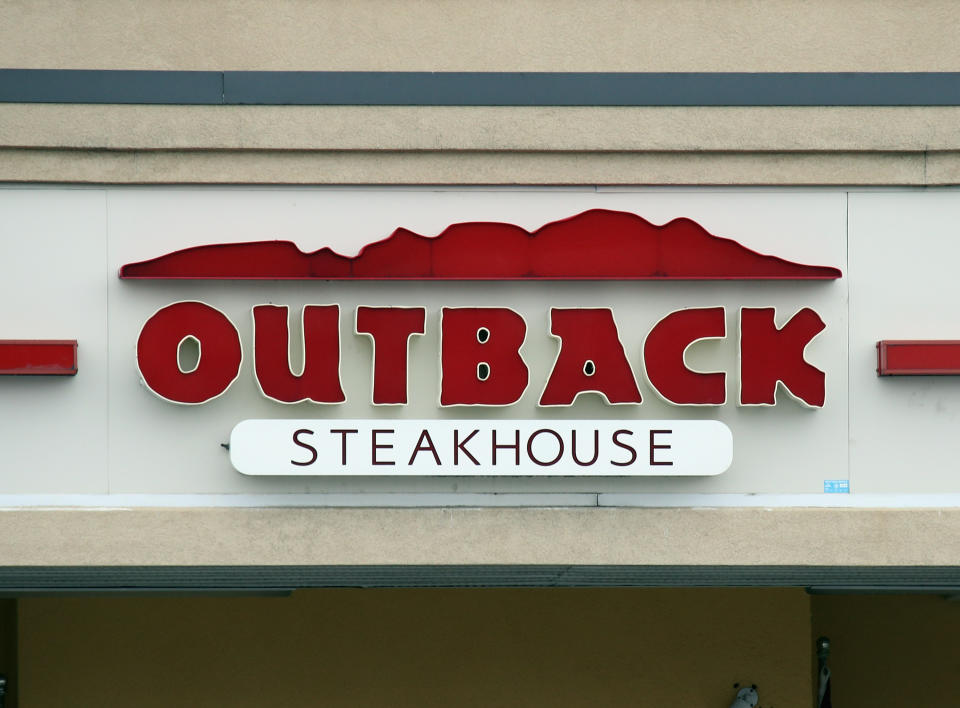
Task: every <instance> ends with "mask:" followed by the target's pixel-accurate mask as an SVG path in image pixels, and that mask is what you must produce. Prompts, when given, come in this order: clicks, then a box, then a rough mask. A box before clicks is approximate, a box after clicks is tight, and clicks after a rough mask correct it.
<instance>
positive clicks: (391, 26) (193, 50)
mask: <svg viewBox="0 0 960 708" xmlns="http://www.w3.org/2000/svg"><path fill="white" fill-rule="evenodd" d="M958 24H960V7H958V6H957V4H956V3H953V2H949V1H926V2H913V3H904V2H900V1H899V0H897V1H893V0H890V1H884V2H868V1H866V0H855V1H852V2H851V1H850V0H820V1H818V2H802V1H801V0H778V1H771V2H764V3H756V2H746V1H738V2H722V3H715V2H714V3H712V2H702V1H692V0H687V1H685V2H671V3H664V2H660V1H659V0H643V1H640V2H637V1H634V0H599V1H598V2H589V3H587V2H578V1H575V0H526V1H524V2H514V1H512V0H511V1H509V2H501V1H499V0H498V1H497V2H487V3H471V2H460V1H456V0H454V1H450V0H430V1H428V2H417V3H411V2H402V1H399V0H392V1H390V0H381V1H373V0H364V1H363V2H352V3H343V2H338V1H337V0H324V1H322V2H303V1H297V0H285V1H281V2H270V3H263V2H257V1H255V0H239V1H228V0H214V1H211V2H203V3H196V2H185V1H181V2H164V3H151V2H142V1H141V2H135V1H131V0H92V1H91V2H84V3H58V2H28V1H26V0H20V1H17V2H9V3H4V4H3V6H2V7H0V66H3V67H21V68H66V69H80V68H84V69H184V70H284V69H290V70H378V71H397V70H409V71H746V72H750V71H953V70H957V69H958V68H960V45H958V43H957V42H956V41H955V28H956V27H957V26H958ZM958 111H960V109H958V108H924V107H916V108H896V107H891V108H842V107H837V108H816V107H811V108H589V107H586V108H550V107H545V108H505V107H500V108H497V107H474V108H469V107H392V108H390V107H306V106H303V107H237V106H234V107H224V106H201V107H183V106H83V105H66V106H60V105H51V104H46V105H16V104H0V181H15V182H100V183H251V182H254V183H267V184H272V183H284V184H337V183H349V184H397V183H401V184H433V183H442V184H450V183H453V184H667V185H677V184H720V185H726V184H749V185H767V184H800V185H810V184H851V185H918V186H920V185H941V184H956V183H957V181H958V180H960V177H958V175H960V152H958V150H960V128H958V126H960V121H958V120H957V115H958ZM77 148H80V150H79V151H77V150H76V149H77Z"/></svg>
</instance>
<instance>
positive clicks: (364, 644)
mask: <svg viewBox="0 0 960 708" xmlns="http://www.w3.org/2000/svg"><path fill="white" fill-rule="evenodd" d="M809 622H810V609H809V597H808V596H806V595H805V594H804V593H803V591H802V590H716V589H714V590H705V589H696V590H694V589H690V590H640V589H606V590H573V589H566V590H542V589H529V590H496V589H487V590H476V589H474V590H467V589H462V590H443V589H435V590H313V591H308V590H303V591H298V592H295V593H294V594H293V595H292V596H290V597H287V598H180V599H177V598H167V599H138V598H113V599H92V598H88V599H83V598H76V599H52V598H51V599H24V600H21V601H20V625H21V638H20V657H21V670H20V681H21V701H20V706H21V708H46V707H48V706H49V707H51V708H52V707H54V706H67V705H78V706H132V705H136V706H142V707H143V708H149V707H151V706H157V707H159V706H171V705H189V706H196V707H197V708H203V707H206V706H211V707H212V706H218V707H219V706H224V705H230V706H237V707H238V708H243V707H246V706H249V707H250V708H253V706H286V707H288V708H297V707H298V706H316V705H324V706H331V707H337V706H343V707H344V708H346V707H348V706H349V707H350V708H353V707H354V706H369V707H371V708H375V707H377V706H385V707H386V706H390V707H391V708H402V707H405V706H418V707H419V706H551V707H563V708H574V707H576V706H584V707H587V706H590V707H592V706H597V705H603V706H609V707H611V708H613V707H615V706H636V705H649V706H655V705H677V706H726V705H729V702H730V700H731V699H732V698H733V695H734V692H735V691H734V689H733V684H734V682H738V681H739V682H742V683H747V684H749V683H756V684H757V685H758V686H759V688H760V695H761V698H762V700H763V705H774V706H778V707H779V708H808V706H809V705H810V704H811V694H810V678H809V677H810V671H811V652H810V637H809Z"/></svg>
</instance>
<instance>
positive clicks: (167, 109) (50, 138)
mask: <svg viewBox="0 0 960 708" xmlns="http://www.w3.org/2000/svg"><path fill="white" fill-rule="evenodd" d="M0 147H33V148H66V149H85V150H87V149H94V150H100V149H110V150H192V149H202V150H305V151H310V150H328V151H338V150H361V151H374V150H384V151H388V150H404V151H420V150H427V151H430V150H459V151H464V150H468V151H488V150H489V151H497V152H503V151H554V152H562V151H576V152H591V151H593V152H638V151H645V152H684V151H712V152H744V151H746V152H796V151H806V152H884V151H908V152H909V151H912V152H917V151H924V150H926V151H943V150H956V149H960V107H929V108H921V107H896V108H895V107H890V108H850V107H807V108H763V107H756V108H706V107H689V108H668V107H662V108H611V107H608V108H603V107H592V108H578V107H564V108H551V107H539V108H526V107H517V108H506V107H460V106H444V107H417V108H413V107H403V106H382V107H370V106H129V105H127V106H124V105H63V104H22V103H8V104H0Z"/></svg>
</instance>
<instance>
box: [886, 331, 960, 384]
mask: <svg viewBox="0 0 960 708" xmlns="http://www.w3.org/2000/svg"><path fill="white" fill-rule="evenodd" d="M877 374H879V375H880V376H960V340H955V339H933V340H923V339H885V340H882V341H880V342H877Z"/></svg>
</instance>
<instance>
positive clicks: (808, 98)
mask: <svg viewBox="0 0 960 708" xmlns="http://www.w3.org/2000/svg"><path fill="white" fill-rule="evenodd" d="M0 102H6V103H137V104H178V105H190V104H194V105H313V106H323V105H350V106H374V105H379V106H957V105H960V72H888V73H866V72H822V73H812V72H789V73H736V72H675V73H629V72H625V73H614V72H556V73H553V72H428V71H134V70H130V71H126V70H124V71H120V70H85V69H0Z"/></svg>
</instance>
